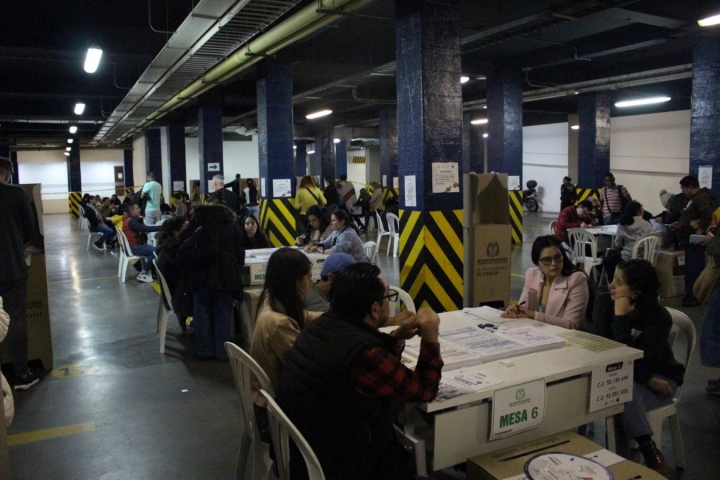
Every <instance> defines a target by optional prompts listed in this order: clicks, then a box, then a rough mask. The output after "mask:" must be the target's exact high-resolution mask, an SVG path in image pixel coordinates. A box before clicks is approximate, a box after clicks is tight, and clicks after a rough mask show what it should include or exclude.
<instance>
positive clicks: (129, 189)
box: [125, 187, 135, 197]
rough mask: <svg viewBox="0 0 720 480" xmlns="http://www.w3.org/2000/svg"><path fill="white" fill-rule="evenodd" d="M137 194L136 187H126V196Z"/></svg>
mask: <svg viewBox="0 0 720 480" xmlns="http://www.w3.org/2000/svg"><path fill="white" fill-rule="evenodd" d="M134 194H135V187H125V196H126V197H132V196H133V195H134Z"/></svg>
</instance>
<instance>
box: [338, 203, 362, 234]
mask: <svg viewBox="0 0 720 480" xmlns="http://www.w3.org/2000/svg"><path fill="white" fill-rule="evenodd" d="M332 214H333V215H335V218H337V219H338V220H342V221H344V222H345V226H346V227H350V228H352V229H353V230H355V233H357V234H358V235H360V232H358V228H357V227H356V226H355V222H353V219H352V217H350V214H349V213H348V212H346V211H345V210H343V209H341V208H338V209H337V210H335V211H334V212H333V213H332Z"/></svg>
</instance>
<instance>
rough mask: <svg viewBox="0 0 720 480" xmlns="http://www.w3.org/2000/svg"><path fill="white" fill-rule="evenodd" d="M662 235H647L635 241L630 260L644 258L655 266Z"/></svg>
mask: <svg viewBox="0 0 720 480" xmlns="http://www.w3.org/2000/svg"><path fill="white" fill-rule="evenodd" d="M661 243H662V235H661V234H659V233H648V234H647V235H643V236H642V237H640V238H638V239H637V240H636V241H635V244H634V245H633V249H632V256H631V257H630V258H644V259H645V260H647V261H648V262H650V263H652V264H653V266H655V263H656V262H657V257H658V252H659V251H660V244H661Z"/></svg>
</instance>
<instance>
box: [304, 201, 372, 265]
mask: <svg viewBox="0 0 720 480" xmlns="http://www.w3.org/2000/svg"><path fill="white" fill-rule="evenodd" d="M330 218H331V220H330V225H331V226H332V229H333V233H332V235H330V237H329V238H327V239H326V240H323V241H322V242H318V244H317V245H315V246H307V247H305V251H306V252H308V253H309V252H319V253H327V254H330V253H335V252H344V253H349V254H350V255H352V256H353V258H354V259H355V261H356V262H367V261H368V258H367V256H366V255H365V248H364V247H363V243H362V240H360V236H359V235H358V231H357V228H356V227H355V225H354V224H353V223H352V220H351V219H350V214H349V213H347V212H346V211H345V210H340V209H338V210H336V211H335V212H333V214H332V216H331V217H330Z"/></svg>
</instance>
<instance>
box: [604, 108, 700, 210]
mask: <svg viewBox="0 0 720 480" xmlns="http://www.w3.org/2000/svg"><path fill="white" fill-rule="evenodd" d="M689 166H690V111H689V110H683V111H678V112H667V113H653V114H648V115H634V116H630V117H617V118H612V119H611V120H610V170H611V171H612V172H613V174H614V175H615V178H616V180H617V183H618V184H621V185H624V186H625V187H626V188H627V189H628V191H629V192H630V195H631V196H632V197H633V199H635V200H638V201H639V202H640V203H642V204H643V205H644V206H645V208H646V209H647V210H648V211H649V212H651V213H653V214H658V213H660V212H662V210H663V208H662V205H661V204H660V199H659V197H658V193H659V192H660V190H661V189H665V190H667V191H668V192H672V193H680V186H679V185H678V182H679V181H680V179H681V178H682V177H684V176H685V175H687V174H688V172H689V171H690V168H689Z"/></svg>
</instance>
